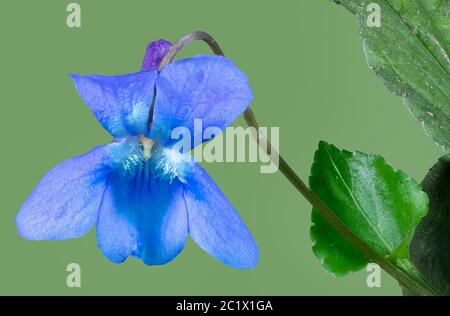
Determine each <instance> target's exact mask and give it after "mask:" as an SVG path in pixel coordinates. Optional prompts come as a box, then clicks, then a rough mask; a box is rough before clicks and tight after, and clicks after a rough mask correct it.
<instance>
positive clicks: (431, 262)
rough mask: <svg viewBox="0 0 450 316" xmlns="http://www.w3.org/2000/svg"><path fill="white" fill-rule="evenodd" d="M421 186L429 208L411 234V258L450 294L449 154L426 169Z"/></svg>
mask: <svg viewBox="0 0 450 316" xmlns="http://www.w3.org/2000/svg"><path fill="white" fill-rule="evenodd" d="M422 188H423V190H424V191H425V192H426V193H428V196H429V199H430V205H429V208H430V210H429V213H428V214H427V216H425V218H424V219H423V221H422V222H421V223H420V224H419V225H418V226H417V229H416V231H415V233H414V237H413V240H412V242H411V246H410V254H411V260H412V262H413V263H414V265H415V266H416V268H417V269H418V270H419V271H420V272H421V273H422V275H423V276H424V277H425V278H426V279H427V281H428V282H429V283H431V284H432V285H433V287H434V288H436V289H438V290H439V291H440V292H441V293H442V294H443V295H450V157H442V158H441V159H440V160H439V162H438V163H437V164H436V165H434V166H433V168H431V169H430V171H429V172H428V174H427V176H426V177H425V179H424V180H423V182H422ZM405 294H407V295H410V294H411V293H410V292H408V291H405Z"/></svg>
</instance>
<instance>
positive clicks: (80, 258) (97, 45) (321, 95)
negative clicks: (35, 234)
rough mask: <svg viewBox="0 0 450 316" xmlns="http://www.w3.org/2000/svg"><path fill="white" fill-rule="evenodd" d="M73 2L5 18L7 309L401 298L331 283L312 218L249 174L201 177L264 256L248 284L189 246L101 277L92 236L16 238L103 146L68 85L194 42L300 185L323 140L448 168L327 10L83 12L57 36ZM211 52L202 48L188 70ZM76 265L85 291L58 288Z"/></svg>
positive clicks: (346, 22) (223, 171) (88, 6)
mask: <svg viewBox="0 0 450 316" xmlns="http://www.w3.org/2000/svg"><path fill="white" fill-rule="evenodd" d="M69 2H70V1H62V0H53V1H51V0H41V1H24V0H21V1H18V0H14V1H13V0H3V1H2V3H1V9H0V30H1V31H0V32H1V38H2V43H1V47H0V52H1V53H0V54H1V58H0V66H1V67H0V69H1V70H0V71H1V94H0V100H1V106H0V117H1V124H0V129H1V135H2V149H1V158H0V159H1V164H0V168H1V170H0V171H1V178H0V190H1V191H0V192H1V193H0V196H1V199H0V246H1V260H0V294H62V295H77V294H125V295H128V294H134V295H141V294H142V295H149V294H153V295H154V294H160V295H172V294H173V295H317V294H319V295H320V294H323V295H333V294H337V295H346V294H353V295H381V294H383V295H399V294H400V289H399V287H398V285H397V284H396V282H395V281H393V280H392V279H391V278H390V277H389V276H388V275H387V274H383V276H382V287H381V288H379V289H371V288H368V287H367V286H366V277H367V275H368V274H367V272H365V271H362V272H359V273H356V274H353V275H351V276H350V277H347V278H344V279H335V278H334V277H333V276H331V275H330V274H327V273H326V272H325V271H324V270H323V269H322V268H321V266H320V264H319V262H318V261H317V260H316V258H315V257H314V256H313V253H312V251H311V242H310V239H309V225H310V213H311V207H310V206H309V205H308V203H307V202H305V200H304V199H303V198H302V197H301V196H300V195H299V194H298V193H297V192H296V191H295V190H294V189H293V187H291V186H290V185H289V183H288V182H287V180H286V179H285V178H284V177H283V176H282V175H281V174H279V173H276V174H269V175H267V174H265V175H264V174H260V173H259V165H257V164H243V163H241V164H238V163H234V164H233V163H228V164H223V163H219V164H208V165H206V166H205V167H206V168H207V170H208V171H209V172H210V174H211V175H212V176H213V178H214V179H215V181H216V182H217V183H218V184H219V186H220V187H221V188H222V190H223V191H224V192H225V193H226V195H227V196H228V198H229V199H230V200H231V202H232V203H233V204H234V205H235V207H236V208H237V209H238V210H239V211H240V214H241V215H242V217H243V218H244V220H245V222H246V223H247V225H248V226H249V228H250V230H251V231H252V233H253V235H254V236H255V238H256V240H257V242H258V244H259V246H260V250H261V259H260V263H259V266H258V268H257V269H255V270H252V271H234V270H231V269H229V268H227V267H225V266H224V265H222V264H220V263H219V262H217V261H215V260H214V259H212V258H211V257H209V256H208V255H206V254H205V253H203V252H202V251H201V250H200V249H199V248H198V247H197V246H196V245H195V244H194V243H193V242H192V241H189V242H188V244H187V246H186V249H185V250H184V251H183V252H182V254H181V255H180V256H179V257H177V258H176V259H175V260H174V261H173V262H172V263H170V264H168V265H165V266H162V267H148V266H145V265H143V264H142V263H141V262H140V261H137V260H134V259H129V260H128V261H127V262H126V263H125V264H122V265H114V264H112V263H110V262H109V261H108V260H107V259H105V258H104V257H103V256H102V255H101V253H100V251H99V250H98V249H97V247H96V242H95V233H94V232H93V231H92V232H91V233H89V234H88V235H87V236H85V237H83V238H80V239H76V240H69V241H62V242H48V241H43V242H30V241H25V240H22V239H20V238H19V237H18V236H17V233H16V228H15V224H14V218H15V214H16V212H17V210H18V209H19V208H20V206H21V204H22V203H23V201H24V200H25V199H26V197H27V196H28V194H29V193H30V192H31V190H32V189H33V187H34V186H35V185H36V184H37V182H38V181H39V180H40V178H41V177H42V176H43V175H44V174H45V172H46V171H47V170H49V169H50V168H52V167H53V166H55V165H56V164H58V163H60V162H62V161H63V160H65V159H67V158H70V157H72V156H77V155H80V154H82V153H85V152H87V151H89V150H90V149H92V148H93V147H94V146H96V145H99V144H105V143H107V142H109V141H110V139H111V137H110V136H109V135H108V134H107V133H106V132H105V131H104V130H103V129H102V128H101V127H100V125H99V124H98V123H97V122H96V120H95V118H94V117H93V116H92V115H91V114H90V111H89V109H88V108H87V107H86V106H85V104H84V103H83V102H82V100H81V99H80V97H79V96H78V95H77V93H76V91H75V89H74V87H73V84H72V82H71V80H70V78H69V77H68V76H67V74H69V73H80V74H89V73H98V74H111V75H112V74H123V73H131V72H135V71H137V70H138V69H139V66H140V62H141V59H142V57H143V54H144V49H145V47H146V44H147V42H149V41H151V40H154V39H157V38H166V39H169V40H175V39H177V38H178V37H179V36H181V35H183V34H185V33H189V32H191V31H195V30H204V31H207V32H209V33H211V34H212V35H213V36H214V37H215V38H216V39H217V40H218V41H219V43H220V44H221V45H222V47H223V48H224V50H225V52H226V54H227V55H228V56H229V57H230V58H232V59H233V60H234V61H235V62H236V63H237V64H238V65H239V67H240V68H242V69H243V70H244V71H245V72H246V73H247V74H248V76H249V78H250V82H251V85H252V87H253V90H254V94H255V100H254V102H253V104H252V108H253V109H254V111H255V113H256V115H257V117H258V120H259V121H260V123H261V124H262V125H263V126H279V127H280V135H281V152H282V154H283V156H284V157H285V158H286V159H287V160H288V161H289V162H290V163H291V164H292V166H293V167H294V169H295V170H296V171H298V172H299V174H300V175H301V176H302V177H303V178H305V179H306V178H307V176H308V173H309V168H310V166H311V163H312V158H313V154H314V151H315V149H316V147H317V144H318V142H319V140H326V141H329V142H331V143H333V144H335V145H337V146H338V147H341V148H346V149H349V150H361V151H364V152H374V153H379V154H382V155H383V156H385V157H386V159H387V160H388V161H389V162H390V163H391V164H392V165H394V166H395V167H398V168H401V169H403V170H404V171H405V172H407V173H408V174H409V175H411V176H412V177H414V178H415V179H417V180H421V179H422V178H423V176H424V175H425V174H426V171H427V169H428V168H429V167H430V166H431V165H432V164H433V163H434V162H435V161H436V160H437V158H438V157H439V156H440V154H441V151H440V149H439V148H438V147H437V146H435V145H434V144H433V143H432V142H431V141H430V140H429V139H428V138H427V136H425V134H424V133H423V131H422V129H421V126H420V124H419V123H417V122H416V121H414V119H413V118H412V117H411V116H410V115H409V113H408V111H407V109H406V108H405V106H404V105H403V103H402V101H401V99H400V98H398V97H395V96H393V95H391V93H389V92H388V91H387V89H385V88H384V87H383V86H382V84H381V83H380V82H379V81H378V80H377V78H376V77H375V75H374V74H373V73H372V72H371V71H370V70H369V69H368V67H367V64H366V61H365V59H364V55H363V51H362V48H361V43H360V38H359V35H358V31H357V25H356V21H355V19H354V17H352V16H351V15H350V14H349V13H347V12H346V11H345V10H344V9H343V8H340V7H338V6H337V5H334V4H332V3H329V2H328V1H327V0H302V1H299V0H277V1H274V0H273V1H268V0H265V1H261V0H245V1H242V0H227V1H218V0H190V1H185V0H177V1H175V0H173V1H144V0H142V1H137V0H135V1H110V0H108V1H107V0H95V1H87V0H83V1H82V0H79V1H77V2H78V3H80V4H81V7H82V28H81V29H69V28H67V26H66V24H65V19H66V16H67V13H66V5H67V4H68V3H69ZM207 52H208V50H207V48H206V46H205V45H204V44H201V43H196V44H194V45H192V46H190V47H189V48H188V49H187V50H185V51H183V54H182V56H184V57H187V56H191V55H194V54H198V53H207ZM235 124H237V125H239V124H243V120H242V118H240V119H238V120H237V121H236V122H235ZM70 262H76V263H79V264H80V265H81V269H82V288H80V289H69V288H67V287H66V276H67V272H66V265H67V264H68V263H70Z"/></svg>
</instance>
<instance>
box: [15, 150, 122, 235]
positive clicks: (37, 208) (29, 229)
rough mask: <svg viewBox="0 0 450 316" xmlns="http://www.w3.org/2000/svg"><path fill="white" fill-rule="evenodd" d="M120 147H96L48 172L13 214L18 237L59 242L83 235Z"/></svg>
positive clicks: (93, 217) (92, 221)
mask: <svg viewBox="0 0 450 316" xmlns="http://www.w3.org/2000/svg"><path fill="white" fill-rule="evenodd" d="M122 148H123V145H122V144H119V143H112V144H109V145H106V146H100V147H97V148H95V149H94V150H92V151H91V152H89V153H87V154H85V155H83V156H80V157H77V158H72V159H69V160H67V161H65V162H63V163H62V164H60V165H58V166H56V167H55V168H53V169H52V170H50V171H49V172H48V173H47V174H46V175H45V176H44V178H43V179H42V180H41V181H40V182H39V184H38V185H37V186H36V188H35V189H34V191H33V192H32V193H31V195H30V196H29V197H28V199H27V200H26V201H25V203H24V204H23V206H22V208H21V209H20V211H19V213H18V214H17V217H16V224H17V229H18V232H19V235H20V236H22V237H24V238H26V239H31V240H52V239H54V240H61V239H68V238H77V237H81V236H83V235H84V234H86V233H87V232H88V231H89V230H90V229H91V228H92V227H93V226H94V224H95V223H96V221H97V216H98V210H99V206H100V203H101V201H102V195H103V192H104V190H105V183H106V181H107V179H108V176H109V175H110V173H111V172H112V170H113V168H114V165H115V161H116V159H117V157H118V156H120V152H121V151H122Z"/></svg>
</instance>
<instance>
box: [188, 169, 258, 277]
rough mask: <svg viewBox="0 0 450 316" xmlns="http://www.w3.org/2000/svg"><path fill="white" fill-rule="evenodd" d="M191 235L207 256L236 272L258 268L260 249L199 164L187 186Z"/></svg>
mask: <svg viewBox="0 0 450 316" xmlns="http://www.w3.org/2000/svg"><path fill="white" fill-rule="evenodd" d="M184 196H185V201H186V206H187V209H188V216H189V234H190V235H191V237H192V238H193V239H194V241H195V242H196V243H197V244H198V245H199V246H200V247H201V248H202V249H203V250H205V251H206V252H207V253H208V254H210V255H211V256H213V257H214V258H216V259H218V260H220V261H222V262H223V263H224V264H226V265H228V266H230V267H232V268H235V269H251V268H254V267H256V265H257V263H258V258H259V251H258V246H257V244H256V242H255V240H254V239H253V237H252V235H251V233H250V231H249V230H248V229H247V227H246V226H245V224H244V223H243V221H242V220H241V218H240V216H239V214H238V213H237V212H236V210H235V209H234V207H233V206H232V205H231V203H230V202H229V201H228V199H227V198H226V197H225V195H224V194H223V193H222V191H221V190H220V189H219V188H218V187H217V185H216V184H215V183H214V181H213V180H212V179H211V178H210V177H209V175H208V174H207V173H206V171H205V170H203V169H202V168H201V167H200V166H199V165H196V166H195V169H194V171H193V173H192V174H190V176H189V177H188V178H187V183H186V185H185V194H184Z"/></svg>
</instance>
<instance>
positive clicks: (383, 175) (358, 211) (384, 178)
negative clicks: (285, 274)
mask: <svg viewBox="0 0 450 316" xmlns="http://www.w3.org/2000/svg"><path fill="white" fill-rule="evenodd" d="M309 182H310V186H311V189H312V190H313V191H314V192H315V193H316V194H317V195H318V196H319V198H320V199H321V200H322V201H323V202H324V203H325V204H326V205H327V206H328V207H329V208H330V209H331V211H332V212H333V213H335V214H336V215H337V217H338V218H339V219H340V220H341V221H342V222H343V223H344V224H345V225H346V226H347V228H348V229H350V230H351V231H352V232H353V234H355V235H356V236H357V237H358V238H360V239H361V240H362V241H364V242H365V243H366V244H367V245H368V246H370V247H371V248H372V249H373V250H374V251H376V252H377V253H378V254H379V255H381V256H383V257H386V258H389V259H390V260H391V261H392V262H395V261H396V259H404V258H407V257H408V251H407V249H408V245H409V242H410V240H411V237H412V233H413V231H414V228H415V227H416V225H417V224H418V223H419V222H420V220H421V219H422V218H423V217H424V216H425V214H426V213H427V210H428V207H427V204H428V198H427V195H426V194H425V193H424V192H422V190H421V189H420V187H419V185H418V184H417V183H416V182H415V181H414V180H413V179H411V178H409V177H408V176H407V175H406V174H405V173H403V172H402V171H400V170H396V169H394V168H392V167H391V166H390V165H389V164H387V162H386V161H385V160H384V158H383V157H381V156H377V155H367V154H363V153H360V152H354V153H352V152H348V151H340V150H339V149H337V148H336V147H334V146H333V145H330V144H327V143H325V142H321V143H320V144H319V149H318V150H317V151H316V154H315V157H314V163H313V166H312V169H311V176H310V179H309ZM312 223H313V225H312V227H311V238H312V240H313V242H314V246H313V250H314V253H315V254H316V256H317V257H318V259H319V260H320V261H321V263H322V265H323V266H324V267H325V269H327V270H328V271H330V272H332V273H333V274H335V275H336V276H344V275H346V274H348V273H350V272H354V271H358V270H360V269H361V268H363V267H364V266H365V265H366V264H367V263H368V261H367V259H366V258H365V257H364V256H363V255H362V254H360V253H359V252H358V251H356V250H355V249H354V248H353V247H352V246H351V245H350V244H349V243H348V242H347V241H346V240H345V239H344V238H343V237H341V236H340V235H339V234H338V233H337V232H336V231H335V230H334V229H333V228H332V227H331V226H330V225H329V224H328V223H327V222H325V221H324V220H323V219H322V218H321V217H320V215H318V213H316V212H315V211H314V210H313V213H312ZM399 249H402V251H399Z"/></svg>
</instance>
